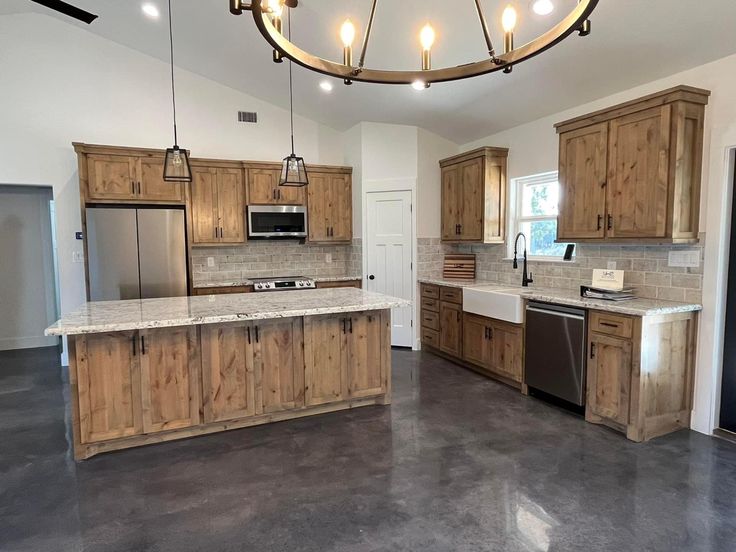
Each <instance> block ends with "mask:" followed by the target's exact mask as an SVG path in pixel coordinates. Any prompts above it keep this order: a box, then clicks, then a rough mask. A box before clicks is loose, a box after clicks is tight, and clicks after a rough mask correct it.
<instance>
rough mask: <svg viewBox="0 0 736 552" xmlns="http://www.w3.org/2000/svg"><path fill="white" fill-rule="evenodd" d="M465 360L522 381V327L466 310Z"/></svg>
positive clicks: (464, 321)
mask: <svg viewBox="0 0 736 552" xmlns="http://www.w3.org/2000/svg"><path fill="white" fill-rule="evenodd" d="M463 360H465V361H466V362H469V363H471V364H474V365H476V366H478V367H480V368H484V369H485V370H488V371H490V372H493V373H494V374H496V375H498V376H501V377H503V378H506V379H509V380H512V381H515V382H517V383H521V381H522V375H523V366H524V329H523V327H522V326H517V325H515V324H510V323H507V322H501V321H498V320H493V319H491V318H486V317H484V316H478V315H476V314H470V313H467V312H466V313H464V317H463Z"/></svg>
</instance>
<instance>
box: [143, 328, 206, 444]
mask: <svg viewBox="0 0 736 552" xmlns="http://www.w3.org/2000/svg"><path fill="white" fill-rule="evenodd" d="M197 332H198V328H197V327H196V326H183V327H174V328H160V329H151V330H141V331H140V353H141V354H140V363H141V402H142V405H143V431H144V432H145V433H151V432H157V431H165V430H171V429H181V428H184V427H190V426H193V425H197V424H199V423H200V419H199V407H200V393H201V390H200V383H199V382H200V377H201V376H200V368H201V365H200V352H199V336H198V333H197Z"/></svg>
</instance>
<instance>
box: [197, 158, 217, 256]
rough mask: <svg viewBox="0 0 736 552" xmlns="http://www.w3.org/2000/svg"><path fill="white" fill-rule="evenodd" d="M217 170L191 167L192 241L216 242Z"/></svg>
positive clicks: (199, 242)
mask: <svg viewBox="0 0 736 552" xmlns="http://www.w3.org/2000/svg"><path fill="white" fill-rule="evenodd" d="M218 219H219V214H218V206H217V170H216V169H207V168H193V169H192V228H193V234H194V236H193V237H192V243H194V244H202V243H218V242H219V241H220V239H219V223H218Z"/></svg>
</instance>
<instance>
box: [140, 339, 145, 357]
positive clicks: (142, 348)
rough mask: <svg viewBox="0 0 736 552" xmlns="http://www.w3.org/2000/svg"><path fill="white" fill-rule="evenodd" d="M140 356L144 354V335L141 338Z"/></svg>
mask: <svg viewBox="0 0 736 552" xmlns="http://www.w3.org/2000/svg"><path fill="white" fill-rule="evenodd" d="M141 354H142V355H145V354H146V336H145V335H142V336H141Z"/></svg>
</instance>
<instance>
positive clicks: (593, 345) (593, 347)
mask: <svg viewBox="0 0 736 552" xmlns="http://www.w3.org/2000/svg"><path fill="white" fill-rule="evenodd" d="M590 358H595V343H591V344H590Z"/></svg>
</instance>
